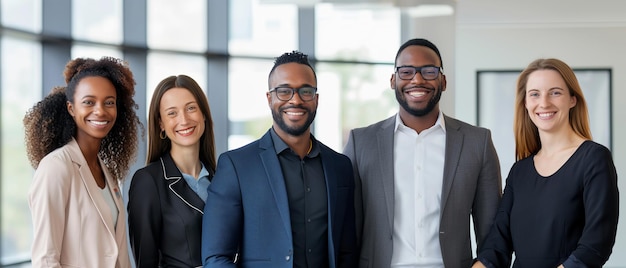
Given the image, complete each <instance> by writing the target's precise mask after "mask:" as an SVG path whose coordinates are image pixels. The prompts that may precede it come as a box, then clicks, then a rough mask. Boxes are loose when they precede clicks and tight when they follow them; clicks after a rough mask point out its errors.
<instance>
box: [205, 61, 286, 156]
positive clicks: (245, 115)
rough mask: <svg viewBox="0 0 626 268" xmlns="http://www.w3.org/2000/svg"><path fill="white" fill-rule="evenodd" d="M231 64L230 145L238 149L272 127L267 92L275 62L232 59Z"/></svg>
mask: <svg viewBox="0 0 626 268" xmlns="http://www.w3.org/2000/svg"><path fill="white" fill-rule="evenodd" d="M277 56H280V55H277ZM228 66H229V68H228V87H229V89H228V119H229V121H230V135H229V137H228V148H229V149H234V148H238V147H241V146H243V145H245V144H247V143H249V142H251V141H254V140H256V139H258V138H260V137H261V136H263V134H264V133H265V132H266V131H267V130H268V129H269V128H270V127H271V126H272V112H271V111H270V108H269V106H268V104H267V97H266V95H265V93H266V92H267V91H268V90H269V89H268V84H267V82H268V81H267V78H268V75H269V72H270V70H271V69H272V66H273V61H270V60H244V59H231V60H230V62H229V63H228ZM214 116H215V115H214Z"/></svg>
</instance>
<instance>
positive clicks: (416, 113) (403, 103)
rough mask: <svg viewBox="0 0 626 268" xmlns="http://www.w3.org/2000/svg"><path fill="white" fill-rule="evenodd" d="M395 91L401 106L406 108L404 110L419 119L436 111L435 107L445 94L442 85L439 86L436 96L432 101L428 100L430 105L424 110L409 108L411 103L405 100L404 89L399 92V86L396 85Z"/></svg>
mask: <svg viewBox="0 0 626 268" xmlns="http://www.w3.org/2000/svg"><path fill="white" fill-rule="evenodd" d="M395 91H396V100H397V101H398V103H399V104H400V106H402V108H404V110H405V111H407V112H408V113H409V114H411V115H413V116H417V117H422V116H425V115H427V114H429V113H430V112H432V111H433V110H434V109H435V106H437V103H439V100H440V99H441V94H442V93H443V90H442V88H441V85H439V86H438V88H437V89H435V96H433V97H432V98H431V99H430V100H428V104H427V105H426V107H425V108H424V109H414V108H411V107H410V106H409V103H408V102H407V101H406V99H405V98H404V92H403V90H402V89H400V90H398V86H397V85H396V89H395Z"/></svg>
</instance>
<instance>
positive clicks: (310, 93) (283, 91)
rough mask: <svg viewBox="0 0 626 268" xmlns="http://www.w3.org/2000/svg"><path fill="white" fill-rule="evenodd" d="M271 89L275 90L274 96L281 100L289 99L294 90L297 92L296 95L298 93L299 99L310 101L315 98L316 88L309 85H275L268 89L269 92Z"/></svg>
mask: <svg viewBox="0 0 626 268" xmlns="http://www.w3.org/2000/svg"><path fill="white" fill-rule="evenodd" d="M273 91H276V97H278V99H279V100H281V101H288V100H291V98H293V95H294V94H295V92H296V91H297V92H298V95H300V99H301V100H302V101H310V100H313V99H314V98H315V94H316V93H317V88H316V87H311V86H304V87H301V88H290V87H275V88H272V89H270V93H271V92H273Z"/></svg>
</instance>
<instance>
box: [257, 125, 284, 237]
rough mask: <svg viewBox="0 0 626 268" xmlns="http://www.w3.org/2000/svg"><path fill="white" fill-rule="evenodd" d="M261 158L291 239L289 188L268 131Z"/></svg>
mask: <svg viewBox="0 0 626 268" xmlns="http://www.w3.org/2000/svg"><path fill="white" fill-rule="evenodd" d="M259 149H260V152H259V156H260V157H261V162H262V163H263V167H264V168H265V176H266V177H267V180H268V182H269V185H270V188H271V190H272V193H273V195H274V200H275V201H276V206H277V207H278V212H279V214H280V218H281V220H282V222H283V225H284V226H285V230H287V235H288V236H289V237H291V219H290V217H289V206H288V204H289V199H288V198H287V191H285V189H287V187H286V186H285V179H284V178H283V172H282V170H281V169H280V162H279V161H278V157H277V156H276V150H274V143H273V142H272V137H271V135H270V132H269V131H268V132H267V133H265V135H263V137H262V138H261V140H260V141H259Z"/></svg>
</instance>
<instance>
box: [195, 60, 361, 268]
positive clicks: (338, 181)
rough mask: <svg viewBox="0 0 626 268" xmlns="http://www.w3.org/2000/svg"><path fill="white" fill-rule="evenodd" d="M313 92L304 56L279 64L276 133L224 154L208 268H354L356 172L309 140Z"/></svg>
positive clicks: (207, 236) (210, 204)
mask: <svg viewBox="0 0 626 268" xmlns="http://www.w3.org/2000/svg"><path fill="white" fill-rule="evenodd" d="M316 86H317V77H316V75H315V71H314V70H313V68H312V67H311V65H310V64H309V61H308V57H307V55H305V54H302V53H301V52H298V51H293V52H291V53H285V54H283V55H281V56H280V57H278V58H276V61H275V62H274V67H273V68H272V70H271V71H270V74H269V91H268V92H267V93H266V96H267V103H268V105H269V107H270V109H271V110H272V117H273V124H272V127H271V128H270V129H269V131H267V133H266V134H265V135H264V136H263V137H261V139H259V140H256V141H254V142H252V143H250V144H248V145H246V146H243V147H241V148H239V149H235V150H232V151H229V152H226V153H223V154H222V155H220V157H219V160H218V165H217V170H216V173H215V177H214V178H213V181H212V183H211V185H210V186H209V189H208V197H207V201H206V205H205V207H204V216H203V226H202V258H203V263H204V267H205V268H206V267H268V268H270V267H271V268H280V267H290V268H291V267H312V268H319V267H337V268H341V267H355V266H356V260H357V254H358V251H357V248H356V232H355V223H354V220H355V219H354V217H355V216H354V177H353V173H352V165H351V163H350V159H348V158H347V157H346V156H344V155H342V154H339V153H337V152H335V151H333V150H332V149H330V148H328V147H327V146H325V145H324V144H322V143H321V142H319V141H318V140H316V139H315V138H314V137H313V135H311V130H310V125H311V123H312V122H313V119H314V118H315V113H316V111H317V105H318V98H319V96H318V94H317V88H316Z"/></svg>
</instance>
